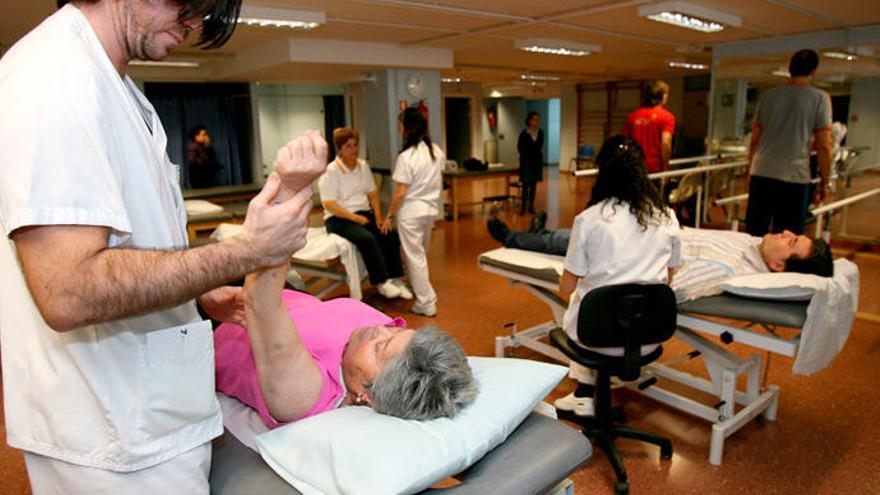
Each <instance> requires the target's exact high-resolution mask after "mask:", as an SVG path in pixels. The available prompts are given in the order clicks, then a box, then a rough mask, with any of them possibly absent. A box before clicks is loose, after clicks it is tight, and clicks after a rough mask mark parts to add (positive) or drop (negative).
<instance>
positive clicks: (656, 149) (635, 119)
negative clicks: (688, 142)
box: [622, 79, 675, 174]
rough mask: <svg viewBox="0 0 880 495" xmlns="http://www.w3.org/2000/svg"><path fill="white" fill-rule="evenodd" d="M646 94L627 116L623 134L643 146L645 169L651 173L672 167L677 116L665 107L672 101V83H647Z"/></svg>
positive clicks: (656, 81) (659, 81) (658, 81)
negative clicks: (671, 160)
mask: <svg viewBox="0 0 880 495" xmlns="http://www.w3.org/2000/svg"><path fill="white" fill-rule="evenodd" d="M643 94H644V99H643V100H642V106H641V107H640V108H638V109H637V110H634V111H633V112H632V113H630V114H629V116H628V117H627V118H626V124H624V126H623V131H622V133H623V134H624V135H625V136H627V137H630V138H632V139H634V140H635V141H636V142H637V143H639V146H641V147H642V150H643V151H644V152H645V168H647V170H648V173H649V174H650V173H654V172H662V171H664V170H667V169H668V168H669V157H670V156H672V135H673V133H675V115H673V114H672V112H670V111H669V110H666V109H665V108H663V105H665V104H666V102H667V101H668V100H669V85H668V84H666V83H665V82H664V81H661V80H659V79H658V80H654V81H651V82H649V83H647V84H646V85H645V91H644V93H643Z"/></svg>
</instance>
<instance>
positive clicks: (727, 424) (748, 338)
mask: <svg viewBox="0 0 880 495" xmlns="http://www.w3.org/2000/svg"><path fill="white" fill-rule="evenodd" d="M477 263H478V265H479V266H480V268H482V269H483V270H485V271H487V272H491V273H495V274H498V275H501V276H503V277H505V278H507V279H508V281H509V283H510V284H511V285H519V286H522V287H524V288H526V289H527V290H529V291H530V292H532V293H533V294H534V295H536V296H537V297H538V298H539V299H540V300H542V301H543V302H544V303H546V304H547V305H548V306H549V307H550V310H551V312H552V313H553V316H554V320H555V324H554V322H548V323H545V324H542V325H538V326H536V327H532V328H530V329H527V330H524V331H522V332H516V331H514V332H513V333H512V334H511V336H506V337H496V344H495V353H496V356H498V357H503V356H504V355H505V352H504V349H505V348H506V347H511V348H516V347H518V346H525V347H529V348H531V349H534V350H537V351H538V352H542V353H544V354H546V355H548V356H551V357H554V358H557V359H561V360H563V361H565V362H567V361H568V360H567V359H565V358H564V356H562V357H561V358H560V356H559V355H557V354H556V353H555V352H554V351H556V349H555V348H552V347H550V346H549V345H548V344H545V343H544V342H542V341H541V339H543V338H544V337H546V335H547V333H549V331H550V330H552V329H553V328H554V327H560V326H562V325H561V323H562V318H561V315H562V314H563V313H564V312H565V307H566V301H562V300H561V299H560V298H559V296H558V295H556V294H555V292H554V291H558V287H559V276H560V274H561V273H562V263H563V258H562V257H559V256H553V255H547V254H542V253H534V252H530V251H522V250H518V249H510V248H500V249H495V250H492V251H488V252H486V253H483V254H481V255H480V256H479V257H478V260H477ZM808 305H809V302H808V301H796V302H795V301H785V302H783V301H767V300H760V299H751V298H745V297H738V296H734V295H729V294H723V295H718V296H711V297H704V298H700V299H697V300H694V301H688V302H684V303H681V304H679V305H678V318H677V323H678V328H677V330H676V332H675V338H677V339H678V340H679V341H681V342H683V343H685V344H686V345H688V346H689V347H691V348H692V349H693V350H692V351H690V352H687V353H685V354H684V355H681V356H674V357H671V358H665V359H664V360H663V361H662V362H656V363H652V364H650V365H648V366H646V367H644V368H643V370H642V376H641V377H640V378H639V380H637V381H634V382H628V383H624V386H626V387H628V388H631V389H632V390H633V391H635V392H638V393H641V394H644V395H647V396H649V397H652V398H654V399H656V400H658V401H660V402H663V403H665V404H667V405H669V406H671V407H673V408H676V409H679V410H681V411H684V412H687V413H689V414H692V415H694V416H697V417H700V418H703V419H705V420H707V421H709V422H710V423H712V439H711V444H710V449H709V462H710V463H712V464H715V465H719V464H721V459H722V456H723V453H724V439H725V438H727V437H728V436H730V435H731V434H733V433H734V432H735V431H737V430H739V429H740V428H742V427H743V426H744V425H746V424H748V422H749V421H751V420H752V419H754V418H755V417H757V416H759V415H760V416H763V417H764V418H765V419H767V420H770V421H772V420H775V418H776V408H777V405H778V401H779V387H777V386H776V385H769V386H765V387H762V385H761V373H762V369H765V368H764V366H763V365H764V364H766V363H769V359H770V353H774V354H781V355H784V356H788V357H794V356H795V355H796V354H797V352H798V345H799V343H800V336H799V334H798V333H797V332H793V331H789V332H785V333H786V334H793V336H791V335H789V336H788V337H786V336H784V335H782V333H781V332H778V331H777V328H778V327H786V328H793V329H799V328H801V327H802V326H803V325H804V322H805V321H806V315H807V306H808ZM719 319H721V320H720V321H719ZM725 320H733V321H725ZM706 335H708V336H714V337H717V338H718V339H719V340H720V342H718V340H710V339H708V338H706ZM732 342H738V343H741V344H746V345H749V346H751V347H755V348H757V349H761V350H764V351H767V362H766V363H765V361H764V360H763V359H762V358H761V356H759V355H757V354H752V355H750V356H749V358H748V359H743V358H740V357H739V356H737V355H735V354H733V353H732V352H730V351H729V350H728V349H727V348H726V347H725V346H726V345H727V344H730V343H732ZM698 357H702V358H703V364H704V365H705V369H706V371H707V374H708V375H709V379H708V380H707V379H705V378H703V377H701V376H696V375H693V374H691V373H686V372H683V371H681V370H679V369H676V368H674V367H672V365H674V364H676V363H680V362H683V361H686V360H690V359H696V358H698ZM764 373H765V377H764V378H765V379H766V369H765V371H764ZM743 374H745V376H746V380H745V389H744V390H738V389H737V383H738V380H739V376H740V375H743ZM658 378H663V379H666V380H669V381H674V382H677V383H678V384H680V385H684V386H685V387H687V388H690V389H692V390H696V391H699V392H702V393H707V394H711V395H712V396H714V397H715V399H717V400H715V401H714V403H712V404H710V405H706V404H704V403H702V402H699V401H696V400H694V399H692V398H691V397H689V396H686V395H682V394H680V393H678V392H675V391H672V390H669V389H666V388H663V387H662V386H661V385H662V382H659V383H660V385H654V383H655V382H658ZM640 386H641V387H644V389H642V388H640ZM680 388H681V387H678V389H680Z"/></svg>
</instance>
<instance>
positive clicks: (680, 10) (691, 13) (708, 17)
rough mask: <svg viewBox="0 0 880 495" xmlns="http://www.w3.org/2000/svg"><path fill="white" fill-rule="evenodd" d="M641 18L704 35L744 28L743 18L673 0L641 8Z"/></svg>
mask: <svg viewBox="0 0 880 495" xmlns="http://www.w3.org/2000/svg"><path fill="white" fill-rule="evenodd" d="M639 16H640V17H645V18H647V19H650V20H652V21H657V22H662V23H664V24H671V25H673V26H678V27H682V28H687V29H693V30H695V31H700V32H703V33H717V32H719V31H723V30H724V28H725V27H729V26H732V27H739V26H742V18H740V17H739V16H735V15H733V14H728V13H726V12H721V11H719V10H715V9H711V8H709V7H705V6H703V5H695V4H692V3H690V2H683V1H680V0H673V1H671V2H660V3H655V4H651V5H642V6H641V7H639Z"/></svg>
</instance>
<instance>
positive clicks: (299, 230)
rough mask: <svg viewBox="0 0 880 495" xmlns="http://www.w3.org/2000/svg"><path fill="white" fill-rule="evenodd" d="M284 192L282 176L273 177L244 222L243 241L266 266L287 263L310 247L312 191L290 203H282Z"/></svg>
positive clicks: (292, 198) (307, 190) (275, 175)
mask: <svg viewBox="0 0 880 495" xmlns="http://www.w3.org/2000/svg"><path fill="white" fill-rule="evenodd" d="M283 189H284V187H283V186H282V184H281V179H280V178H279V177H278V174H276V173H272V175H270V176H269V179H268V180H267V181H266V185H265V186H263V189H262V190H261V191H260V193H259V194H257V195H256V196H255V197H254V199H252V200H251V202H250V203H249V204H248V211H247V215H246V216H245V219H244V232H243V233H242V235H241V237H242V239H243V240H244V241H245V242H247V243H248V245H249V247H250V249H252V250H253V251H254V252H255V253H256V254H257V255H258V256H260V257H261V258H262V259H263V263H262V265H263V266H276V265H280V264H282V263H286V262H287V259H288V258H289V257H290V255H292V254H293V253H295V252H297V251H299V250H300V249H302V248H303V246H305V245H306V234H307V232H308V227H309V222H308V219H309V211H310V210H311V208H312V191H311V189H309V188H305V189H300V191H299V192H298V193H296V194H294V195H293V196H292V197H290V198H289V199H284V200H281V199H280V196H281V194H280V193H281V191H282V190H283Z"/></svg>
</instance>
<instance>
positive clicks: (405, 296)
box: [391, 278, 413, 299]
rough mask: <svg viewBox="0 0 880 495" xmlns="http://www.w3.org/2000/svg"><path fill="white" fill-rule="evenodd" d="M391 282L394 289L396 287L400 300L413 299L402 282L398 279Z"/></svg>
mask: <svg viewBox="0 0 880 495" xmlns="http://www.w3.org/2000/svg"><path fill="white" fill-rule="evenodd" d="M391 282H392V283H393V284H394V286H395V287H397V290H398V291H400V298H401V299H412V298H413V293H412V292H410V290H409V287H407V286H406V284H404V283H403V280H400V279H399V278H395V279H392V280H391Z"/></svg>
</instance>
